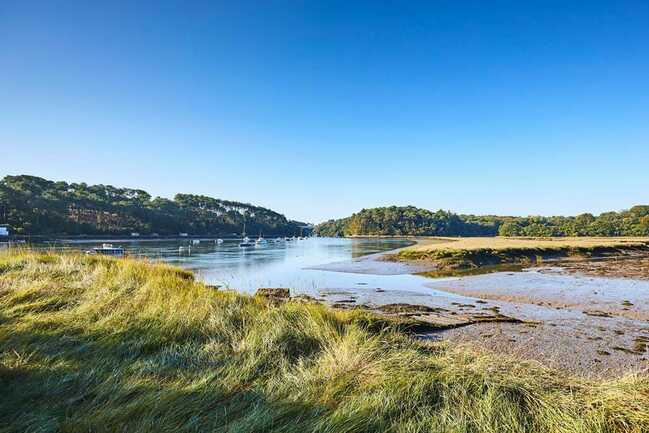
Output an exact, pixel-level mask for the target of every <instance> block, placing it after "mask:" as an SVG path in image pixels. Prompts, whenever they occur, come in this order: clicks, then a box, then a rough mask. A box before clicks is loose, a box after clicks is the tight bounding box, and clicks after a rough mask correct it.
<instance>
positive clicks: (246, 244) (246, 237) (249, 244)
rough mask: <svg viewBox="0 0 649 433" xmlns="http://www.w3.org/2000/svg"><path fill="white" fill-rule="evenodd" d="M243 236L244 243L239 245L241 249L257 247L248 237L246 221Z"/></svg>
mask: <svg viewBox="0 0 649 433" xmlns="http://www.w3.org/2000/svg"><path fill="white" fill-rule="evenodd" d="M242 235H243V239H242V242H241V243H239V246H240V247H241V248H247V247H254V246H255V244H254V243H253V242H251V241H250V238H249V237H248V236H246V220H245V219H244V220H243V233H242Z"/></svg>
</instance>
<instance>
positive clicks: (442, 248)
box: [391, 237, 649, 269]
mask: <svg viewBox="0 0 649 433" xmlns="http://www.w3.org/2000/svg"><path fill="white" fill-rule="evenodd" d="M433 240H434V241H435V242H423V243H421V244H420V245H415V246H413V247H409V248H405V249H403V250H401V251H399V253H398V254H395V255H392V256H391V258H392V259H395V260H426V261H430V262H434V263H435V264H437V265H438V267H439V269H470V268H477V267H484V266H494V265H500V264H511V263H523V264H526V263H536V262H539V261H542V260H548V259H559V258H567V257H600V256H608V255H622V254H628V253H632V252H647V253H649V238H504V237H481V238H434V239H433Z"/></svg>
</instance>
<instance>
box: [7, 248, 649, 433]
mask: <svg viewBox="0 0 649 433" xmlns="http://www.w3.org/2000/svg"><path fill="white" fill-rule="evenodd" d="M396 329H397V327H395V326H392V325H391V323H390V322H388V321H386V320H385V319H380V318H378V317H376V316H372V315H370V314H368V313H365V312H359V311H351V312H349V311H348V312H342V311H334V310H331V309H328V308H326V307H324V306H321V305H315V304H304V303H292V302H289V303H286V304H282V305H270V304H267V303H265V302H264V301H263V300H260V299H257V298H254V297H249V296H243V295H237V294H235V293H231V292H219V291H216V290H214V289H210V288H208V287H206V286H204V285H203V284H202V283H200V282H196V281H194V278H193V276H192V274H191V273H189V272H186V271H183V270H180V269H177V268H174V267H170V266H166V265H161V264H155V263H149V262H145V261H137V260H130V259H111V258H104V257H89V256H83V255H78V254H58V255H57V254H36V253H32V252H28V251H22V252H9V253H3V254H0V390H1V395H0V431H2V432H205V431H213V432H271V431H272V432H382V431H391V432H424V431H425V432H431V431H439V432H494V433H495V432H553V433H554V432H643V431H644V432H646V431H649V379H647V377H644V376H637V375H629V376H627V377H624V378H622V379H617V380H613V381H587V380H581V379H576V378H571V377H568V376H566V375H563V374H560V373H558V372H556V371H552V370H548V369H546V368H543V367H542V366H540V365H539V364H536V363H526V362H520V361H515V360H512V359H508V358H504V357H500V356H497V355H494V354H489V353H478V352H475V351H471V350H468V349H461V348H452V347H450V346H448V345H444V344H440V343H425V342H421V341H417V340H415V339H414V338H411V337H408V336H406V335H404V334H402V333H400V332H397V330H396Z"/></svg>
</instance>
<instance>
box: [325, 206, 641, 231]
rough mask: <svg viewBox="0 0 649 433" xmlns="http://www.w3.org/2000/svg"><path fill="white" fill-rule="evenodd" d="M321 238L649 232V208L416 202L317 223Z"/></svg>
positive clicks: (363, 211) (368, 210)
mask: <svg viewBox="0 0 649 433" xmlns="http://www.w3.org/2000/svg"><path fill="white" fill-rule="evenodd" d="M315 232H316V233H317V234H318V235H320V236H364V235H367V236H371V235H383V236H405V235H409V236H496V235H500V236H532V237H549V236H649V206H645V205H642V206H634V207H632V208H631V209H629V210H624V211H621V212H605V213H602V214H600V215H598V216H594V215H592V214H589V213H584V214H581V215H578V216H567V217H565V216H552V217H543V216H529V217H513V216H495V215H485V216H476V215H458V214H455V213H452V212H448V211H443V210H439V211H437V212H432V211H429V210H426V209H420V208H417V207H414V206H403V207H398V206H390V207H380V208H374V209H363V210H361V211H360V212H358V213H355V214H353V215H352V216H350V217H347V218H341V219H337V220H329V221H327V222H324V223H321V224H319V225H317V226H316V227H315Z"/></svg>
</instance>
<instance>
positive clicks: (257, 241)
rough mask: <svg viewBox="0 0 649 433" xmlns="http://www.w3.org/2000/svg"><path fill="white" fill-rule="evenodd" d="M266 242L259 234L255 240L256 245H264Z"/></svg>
mask: <svg viewBox="0 0 649 433" xmlns="http://www.w3.org/2000/svg"><path fill="white" fill-rule="evenodd" d="M267 243H268V241H267V240H266V239H264V238H263V236H262V235H261V234H260V235H259V237H258V238H257V240H255V244H256V245H266V244H267Z"/></svg>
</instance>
